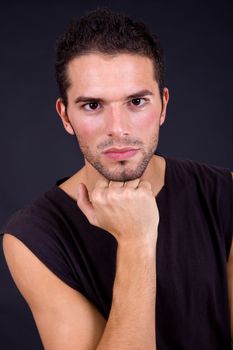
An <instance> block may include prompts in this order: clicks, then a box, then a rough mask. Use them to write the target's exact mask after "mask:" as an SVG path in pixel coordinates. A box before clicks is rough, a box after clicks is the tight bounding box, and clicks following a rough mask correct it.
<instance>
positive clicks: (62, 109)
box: [56, 98, 74, 135]
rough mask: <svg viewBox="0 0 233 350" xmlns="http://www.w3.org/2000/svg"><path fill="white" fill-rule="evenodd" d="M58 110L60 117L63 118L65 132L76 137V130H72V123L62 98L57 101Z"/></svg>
mask: <svg viewBox="0 0 233 350" xmlns="http://www.w3.org/2000/svg"><path fill="white" fill-rule="evenodd" d="M56 110H57V113H58V114H59V116H60V117H61V120H62V124H63V126H64V128H65V130H66V131H67V132H68V133H69V134H70V135H74V130H73V128H72V125H71V124H70V121H69V118H68V115H67V110H66V107H65V105H64V103H63V101H62V99H61V98H58V99H57V101H56Z"/></svg>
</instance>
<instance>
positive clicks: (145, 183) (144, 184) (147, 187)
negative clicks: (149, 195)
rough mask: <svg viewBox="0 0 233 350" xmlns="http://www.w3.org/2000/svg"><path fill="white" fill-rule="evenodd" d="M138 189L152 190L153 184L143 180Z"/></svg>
mask: <svg viewBox="0 0 233 350" xmlns="http://www.w3.org/2000/svg"><path fill="white" fill-rule="evenodd" d="M138 188H145V189H147V190H150V191H151V190H152V188H151V183H150V182H149V181H145V180H142V181H140V183H139V185H138Z"/></svg>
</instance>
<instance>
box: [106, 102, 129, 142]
mask: <svg viewBox="0 0 233 350" xmlns="http://www.w3.org/2000/svg"><path fill="white" fill-rule="evenodd" d="M105 118H106V119H105V125H106V133H107V135H108V136H111V137H114V136H115V137H122V136H126V135H129V122H128V116H127V112H126V111H125V110H124V109H123V108H120V107H119V106H111V107H109V110H108V111H107V113H106V116H105Z"/></svg>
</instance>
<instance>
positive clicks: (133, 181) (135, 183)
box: [124, 179, 140, 188]
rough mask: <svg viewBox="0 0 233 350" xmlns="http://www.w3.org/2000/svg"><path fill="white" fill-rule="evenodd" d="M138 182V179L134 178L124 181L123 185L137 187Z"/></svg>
mask: <svg viewBox="0 0 233 350" xmlns="http://www.w3.org/2000/svg"><path fill="white" fill-rule="evenodd" d="M139 183H140V179H135V180H131V181H127V182H125V185H124V187H130V188H137V187H138V185H139Z"/></svg>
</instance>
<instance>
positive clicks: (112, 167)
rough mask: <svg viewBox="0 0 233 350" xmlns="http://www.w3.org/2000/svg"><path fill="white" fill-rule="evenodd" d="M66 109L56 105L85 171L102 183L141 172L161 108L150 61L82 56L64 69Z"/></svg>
mask: <svg viewBox="0 0 233 350" xmlns="http://www.w3.org/2000/svg"><path fill="white" fill-rule="evenodd" d="M68 76H69V80H70V82H71V85H70V88H69V89H68V91H67V97H68V107H67V112H65V108H64V105H62V102H61V101H60V100H58V102H57V109H58V112H59V114H60V115H61V117H62V120H63V124H64V127H65V128H66V130H67V131H68V132H69V133H71V134H72V133H74V134H75V135H76V137H77V140H78V142H79V145H80V149H81V151H82V153H83V155H84V158H85V162H86V165H87V166H92V167H94V168H95V169H96V170H97V171H98V172H99V173H101V174H102V175H103V176H104V177H105V178H107V179H108V180H113V181H128V180H133V179H136V178H139V177H141V176H142V174H143V173H144V171H145V169H146V167H147V165H148V163H149V161H150V159H151V158H152V156H153V154H154V151H155V150H156V147H157V144H158V138H159V128H160V125H161V124H162V123H163V121H164V118H165V112H166V105H167V102H168V91H167V89H165V90H164V97H163V104H162V101H161V97H160V94H159V88H158V84H157V82H156V80H155V78H154V69H153V64H152V61H151V60H150V59H149V58H147V57H143V56H140V55H131V54H118V55H115V56H110V55H103V54H100V53H99V54H98V53H97V54H94V53H93V54H87V55H83V56H80V57H78V58H75V59H73V60H72V61H71V62H70V63H69V65H68Z"/></svg>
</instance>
